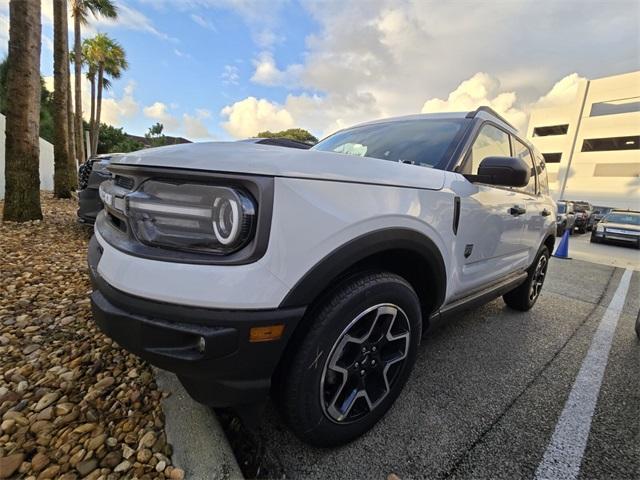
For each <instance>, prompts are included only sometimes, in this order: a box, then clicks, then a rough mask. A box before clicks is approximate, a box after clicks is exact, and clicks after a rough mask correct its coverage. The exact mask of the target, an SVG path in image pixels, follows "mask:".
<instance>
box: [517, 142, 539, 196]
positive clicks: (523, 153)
mask: <svg viewBox="0 0 640 480" xmlns="http://www.w3.org/2000/svg"><path fill="white" fill-rule="evenodd" d="M513 140H514V142H513V147H514V149H513V150H514V151H513V156H514V157H517V158H521V159H522V160H524V161H525V162H526V164H527V165H528V166H529V169H530V171H531V177H530V178H529V184H528V185H527V186H526V187H524V190H525V191H526V192H527V193H530V194H531V195H535V194H536V169H535V167H534V165H533V157H532V156H531V151H530V150H529V147H527V146H526V145H525V144H524V143H522V142H521V141H520V140H518V139H517V138H514V139H513Z"/></svg>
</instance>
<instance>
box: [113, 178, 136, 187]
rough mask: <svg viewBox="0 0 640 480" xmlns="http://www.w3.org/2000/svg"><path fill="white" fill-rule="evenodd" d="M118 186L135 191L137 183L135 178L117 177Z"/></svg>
mask: <svg viewBox="0 0 640 480" xmlns="http://www.w3.org/2000/svg"><path fill="white" fill-rule="evenodd" d="M116 185H117V186H118V187H122V188H126V189H127V190H133V186H134V185H135V182H134V180H133V178H130V177H123V176H122V175H116Z"/></svg>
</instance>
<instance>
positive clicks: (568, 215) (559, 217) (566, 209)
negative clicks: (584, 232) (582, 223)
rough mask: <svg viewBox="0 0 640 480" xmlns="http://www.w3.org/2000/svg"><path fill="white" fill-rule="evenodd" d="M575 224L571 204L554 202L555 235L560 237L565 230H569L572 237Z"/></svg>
mask: <svg viewBox="0 0 640 480" xmlns="http://www.w3.org/2000/svg"><path fill="white" fill-rule="evenodd" d="M575 223H576V214H575V212H574V210H573V202H567V201H566V200H558V201H557V202H556V235H557V236H558V237H561V236H562V235H563V234H564V232H565V230H569V235H573V228H574V226H575Z"/></svg>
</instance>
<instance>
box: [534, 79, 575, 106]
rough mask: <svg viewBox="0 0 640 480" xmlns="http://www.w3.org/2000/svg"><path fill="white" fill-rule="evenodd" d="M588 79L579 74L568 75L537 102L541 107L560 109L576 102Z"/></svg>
mask: <svg viewBox="0 0 640 480" xmlns="http://www.w3.org/2000/svg"><path fill="white" fill-rule="evenodd" d="M585 80H586V79H584V78H582V77H581V76H579V75H578V74H577V73H572V74H571V75H567V76H566V77H564V78H563V79H562V80H560V81H559V82H557V83H556V84H555V85H554V86H553V87H552V88H551V90H549V92H548V93H547V94H546V95H544V96H542V97H540V99H539V100H538V101H537V102H536V105H537V106H539V107H558V106H561V105H566V104H567V103H571V102H572V101H573V100H575V98H576V96H577V95H578V92H579V90H580V88H582V87H583V86H584V82H585Z"/></svg>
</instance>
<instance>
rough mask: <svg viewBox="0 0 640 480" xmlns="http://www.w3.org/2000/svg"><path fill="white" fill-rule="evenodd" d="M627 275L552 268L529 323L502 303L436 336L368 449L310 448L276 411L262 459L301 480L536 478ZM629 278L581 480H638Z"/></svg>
mask: <svg viewBox="0 0 640 480" xmlns="http://www.w3.org/2000/svg"><path fill="white" fill-rule="evenodd" d="M612 248H615V247H612ZM623 274H624V270H623V269H621V268H616V267H614V266H609V265H600V264H595V263H589V262H584V261H580V260H577V259H574V260H558V259H553V260H552V262H551V264H550V268H549V275H548V280H547V283H546V285H545V287H544V289H543V293H542V295H541V297H540V299H539V301H538V303H537V304H536V306H535V307H534V308H533V309H532V310H531V311H530V312H526V313H521V312H515V311H513V310H510V309H508V308H507V307H506V306H505V305H504V303H503V301H502V300H501V299H498V300H496V301H494V302H491V303H489V304H487V305H485V306H483V307H481V308H478V309H476V310H472V311H469V312H466V313H464V314H461V315H460V316H459V317H458V318H455V319H453V320H451V321H449V322H448V323H446V324H444V325H441V326H439V327H438V328H436V329H434V330H433V331H431V332H430V333H429V334H428V335H427V336H426V337H425V338H424V340H423V342H422V345H421V347H420V352H419V355H418V360H417V363H416V365H415V368H414V371H413V374H412V376H411V378H410V380H409V382H408V384H407V385H406V387H405V390H404V392H403V393H402V395H401V396H400V398H399V399H398V400H397V402H396V404H395V405H394V407H393V408H392V409H391V410H390V412H389V413H388V414H387V415H386V417H385V418H384V419H383V420H382V421H381V422H379V423H378V425H376V427H374V428H373V430H371V431H370V432H369V433H367V434H366V435H365V436H363V437H362V438H360V439H358V440H356V441H354V442H352V443H351V444H349V445H346V446H344V447H340V448H337V449H324V450H322V449H316V448H311V447H309V446H307V445H305V444H303V443H301V442H300V441H298V440H297V439H296V438H295V437H294V436H293V435H292V434H291V433H290V432H289V431H288V430H287V429H286V427H285V426H284V425H283V424H282V422H281V420H280V419H279V417H278V415H277V413H276V411H275V408H274V407H273V406H269V407H268V409H267V414H266V418H265V420H264V421H263V424H262V426H261V429H260V436H261V437H262V439H263V440H264V443H265V448H266V449H268V451H269V454H270V455H271V456H273V457H275V458H277V459H278V461H279V463H280V464H281V465H282V468H283V470H284V472H285V473H286V476H287V477H288V478H296V479H297V478H305V479H333V478H341V479H342V478H378V479H384V478H386V477H387V476H388V475H389V474H390V473H395V474H396V475H398V476H399V477H400V478H402V479H409V478H411V479H413V478H429V479H431V478H457V479H465V478H474V479H475V478H505V479H507V478H508V479H513V478H534V477H535V475H536V470H537V469H538V467H539V465H540V464H541V462H542V460H543V457H544V455H545V451H546V450H547V449H548V448H549V444H550V442H551V439H552V436H553V434H554V431H555V430H556V427H557V426H558V422H559V419H560V417H561V413H562V412H563V409H565V405H566V403H567V399H568V398H569V395H570V392H571V391H572V387H573V386H574V382H575V381H576V376H577V375H578V372H579V371H580V369H581V366H582V364H583V361H585V355H586V354H587V351H589V349H590V345H591V344H592V342H593V338H594V333H595V332H596V330H597V329H598V326H599V324H600V323H601V321H602V319H603V316H604V315H605V312H607V307H608V306H609V304H610V302H611V301H612V299H613V298H614V295H615V292H616V290H617V289H618V286H619V285H620V280H621V278H622V277H623ZM628 275H631V277H630V278H631V279H630V283H629V286H628V291H627V290H625V292H624V293H625V294H626V295H625V297H624V298H625V299H624V308H623V309H622V311H618V310H615V311H610V312H609V313H608V314H607V315H608V316H609V317H611V315H613V316H614V317H615V318H616V320H617V327H616V328H615V331H614V332H613V340H612V342H611V350H610V352H609V353H608V362H607V361H606V359H602V358H600V359H599V360H598V361H604V362H605V363H604V364H603V365H606V368H605V369H604V375H603V377H602V384H601V385H599V384H598V386H599V390H597V403H596V404H595V411H593V415H592V419H591V425H590V429H589V428H587V429H586V433H587V434H588V436H585V441H586V448H584V449H583V450H584V456H582V455H581V456H580V457H579V462H578V465H579V474H578V478H580V479H585V480H586V479H594V478H598V479H600V478H611V479H614V478H615V479H631V478H640V420H639V419H640V388H639V385H640V373H639V369H640V367H639V366H640V342H638V340H637V338H636V335H635V332H634V324H635V321H636V318H637V316H638V315H639V309H640V305H639V301H640V300H639V299H640V272H637V271H634V272H633V273H632V274H631V272H629V274H628ZM619 295H620V294H618V296H619ZM609 310H611V309H609ZM589 375H591V374H590V373H589ZM587 378H589V377H588V376H587ZM576 383H577V382H576ZM594 383H595V381H594ZM574 390H575V388H574ZM577 395H578V397H580V395H581V393H580V392H577ZM589 416H591V415H589ZM587 423H588V422H587ZM587 427H588V425H587ZM570 434H571V435H570V438H571V439H572V440H573V439H574V438H573V437H578V436H579V433H578V432H576V433H575V435H574V433H573V432H570ZM568 449H569V447H568V446H567V450H568ZM561 450H562V447H561ZM567 478H571V477H567Z"/></svg>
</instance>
